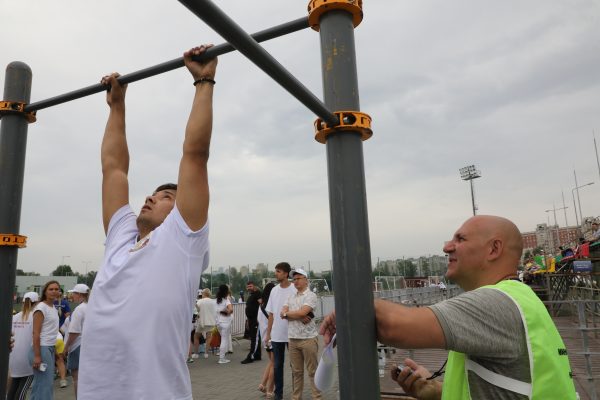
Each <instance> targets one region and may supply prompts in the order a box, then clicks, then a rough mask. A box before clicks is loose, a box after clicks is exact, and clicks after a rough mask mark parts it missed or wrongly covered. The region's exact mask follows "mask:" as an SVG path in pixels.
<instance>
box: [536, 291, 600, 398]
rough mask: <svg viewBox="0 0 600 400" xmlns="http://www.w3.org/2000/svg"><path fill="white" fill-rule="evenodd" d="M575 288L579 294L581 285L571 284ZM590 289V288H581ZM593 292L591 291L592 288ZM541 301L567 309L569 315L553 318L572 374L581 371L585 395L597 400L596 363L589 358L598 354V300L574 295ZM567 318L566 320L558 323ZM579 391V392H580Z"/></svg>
mask: <svg viewBox="0 0 600 400" xmlns="http://www.w3.org/2000/svg"><path fill="white" fill-rule="evenodd" d="M572 289H575V290H576V292H572V293H573V294H578V293H579V294H581V290H583V289H585V288H581V287H573V288H572ZM585 293H588V294H589V293H590V292H587V291H586V292H585ZM592 293H593V292H592ZM544 304H546V306H547V307H548V308H550V309H552V308H554V307H556V306H560V307H561V308H562V309H563V310H564V311H570V313H569V314H570V315H567V316H563V317H555V318H554V321H555V323H556V326H557V328H558V331H559V333H560V335H561V337H562V338H563V341H564V342H565V344H566V345H567V348H569V347H571V348H570V349H569V361H570V362H571V369H572V370H573V372H574V378H577V375H578V374H581V373H582V372H583V375H584V379H583V380H584V381H585V383H586V384H587V385H585V386H587V387H585V388H584V390H586V392H587V393H586V394H587V395H589V397H587V398H589V399H591V400H598V393H599V391H600V388H599V387H598V382H599V381H598V378H600V375H599V374H598V370H599V369H598V367H597V366H596V364H595V363H594V362H593V356H596V357H598V356H600V352H599V351H598V349H599V348H600V343H598V337H599V333H600V321H598V318H597V316H598V311H599V310H600V300H590V299H581V298H574V299H570V300H559V301H544ZM565 319H566V320H567V321H568V322H569V323H568V324H563V323H561V322H562V321H563V320H565ZM580 394H581V393H580ZM581 398H582V399H583V398H584V397H581Z"/></svg>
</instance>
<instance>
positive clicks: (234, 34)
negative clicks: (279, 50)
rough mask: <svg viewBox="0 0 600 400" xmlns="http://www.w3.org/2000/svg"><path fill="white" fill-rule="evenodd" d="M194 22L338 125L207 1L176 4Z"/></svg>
mask: <svg viewBox="0 0 600 400" xmlns="http://www.w3.org/2000/svg"><path fill="white" fill-rule="evenodd" d="M179 2H180V3H181V4H183V5H184V6H186V7H187V8H188V9H189V10H190V11H191V12H193V13H194V14H196V16H197V17H198V18H200V19H201V20H203V21H204V22H205V23H206V24H207V25H208V26H210V27H211V28H213V29H214V30H215V31H216V32H217V33H218V34H219V35H221V36H223V38H224V39H225V40H227V41H228V42H229V43H231V44H232V45H233V46H234V47H235V48H236V49H237V50H238V51H239V52H240V53H242V54H244V55H245V56H246V57H248V59H249V60H250V61H252V62H253V63H254V64H256V65H257V66H258V67H259V68H260V69H262V70H263V71H264V72H266V73H267V75H269V76H270V77H271V78H273V79H274V80H275V81H276V82H277V83H279V84H280V85H281V86H282V87H283V88H284V89H285V90H287V91H288V92H289V93H290V94H291V95H292V96H294V97H295V98H297V99H298V100H299V101H300V102H301V103H302V104H304V105H305V106H306V107H308V109H309V110H311V111H312V112H314V113H315V114H316V115H318V116H319V117H321V119H323V120H324V121H325V122H327V124H329V125H330V126H336V125H339V121H338V118H337V117H336V116H335V115H334V114H333V113H332V112H331V111H329V110H328V109H327V107H326V106H325V104H323V102H322V101H321V100H319V99H318V98H317V97H316V96H315V95H314V94H312V93H311V92H310V91H309V90H308V89H307V88H306V87H305V86H304V85H303V84H302V83H300V81H298V80H297V79H296V78H295V77H294V76H293V75H292V74H291V73H290V72H288V71H287V70H286V69H285V68H284V67H283V66H282V65H281V64H280V63H279V62H277V60H276V59H275V58H273V56H271V55H270V54H269V53H268V52H267V51H266V50H265V49H263V48H262V47H261V46H259V45H258V43H257V41H256V40H254V39H253V38H252V37H251V36H250V35H248V34H247V33H246V32H245V31H244V30H243V29H242V28H241V27H240V26H239V25H237V24H236V23H235V22H234V21H233V20H232V19H231V18H229V16H228V15H227V14H225V13H224V12H223V11H222V10H221V9H219V8H218V7H217V6H216V5H215V4H213V2H211V1H209V0H179Z"/></svg>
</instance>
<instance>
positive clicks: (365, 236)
mask: <svg viewBox="0 0 600 400" xmlns="http://www.w3.org/2000/svg"><path fill="white" fill-rule="evenodd" d="M320 37H321V67H322V73H323V92H324V98H325V105H326V106H327V107H328V108H329V109H331V110H352V111H359V110H360V105H359V97H358V80H357V72H356V54H355V49H354V27H353V24H352V15H351V14H350V13H348V12H346V11H341V10H334V11H328V12H326V13H324V14H323V15H322V16H321V21H320ZM326 146H327V170H328V180H329V208H330V220H331V241H332V253H333V281H334V283H335V310H336V322H337V340H338V345H339V351H338V357H339V366H338V376H339V389H340V398H341V399H344V400H346V399H355V400H364V399H379V398H380V388H379V374H378V364H377V349H376V345H377V337H376V328H375V310H374V308H373V289H372V287H371V281H372V277H371V248H370V243H369V222H368V216H367V195H366V189H365V171H364V160H363V145H362V141H361V135H360V133H358V132H356V133H354V132H351V133H345V132H340V133H334V134H331V135H329V136H328V137H327V143H326ZM356 310H361V313H363V315H361V318H356Z"/></svg>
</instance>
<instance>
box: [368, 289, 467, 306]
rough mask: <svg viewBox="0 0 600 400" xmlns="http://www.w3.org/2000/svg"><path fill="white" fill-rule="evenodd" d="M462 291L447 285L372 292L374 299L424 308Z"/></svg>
mask: <svg viewBox="0 0 600 400" xmlns="http://www.w3.org/2000/svg"><path fill="white" fill-rule="evenodd" d="M462 292H463V290H462V289H461V288H459V287H458V286H456V285H448V287H446V288H444V289H442V288H440V287H437V286H430V287H419V288H406V289H397V290H384V291H380V292H374V293H373V295H374V296H375V298H376V299H377V298H379V299H385V300H390V301H393V302H394V303H401V304H404V305H413V306H426V305H430V304H435V303H438V302H440V301H442V300H446V299H449V298H451V297H454V296H457V295H459V294H460V293H462Z"/></svg>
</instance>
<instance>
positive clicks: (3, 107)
mask: <svg viewBox="0 0 600 400" xmlns="http://www.w3.org/2000/svg"><path fill="white" fill-rule="evenodd" d="M25 106H26V104H25V103H21V102H18V101H0V118H2V116H3V115H7V114H22V115H23V116H25V118H27V121H28V122H29V123H31V122H35V121H36V117H35V111H32V112H25Z"/></svg>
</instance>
